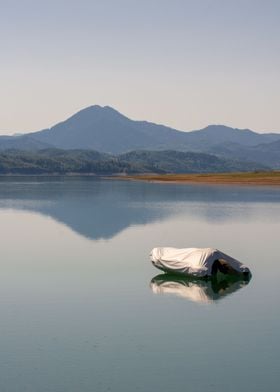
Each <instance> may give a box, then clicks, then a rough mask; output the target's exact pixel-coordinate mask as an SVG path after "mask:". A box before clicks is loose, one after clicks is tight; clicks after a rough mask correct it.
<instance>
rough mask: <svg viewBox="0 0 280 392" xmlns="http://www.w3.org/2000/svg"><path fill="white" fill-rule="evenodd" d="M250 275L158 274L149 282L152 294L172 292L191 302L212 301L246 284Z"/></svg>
mask: <svg viewBox="0 0 280 392" xmlns="http://www.w3.org/2000/svg"><path fill="white" fill-rule="evenodd" d="M250 279H251V276H249V277H247V278H244V277H240V276H227V275H224V274H217V276H215V277H211V278H208V279H197V278H192V277H187V276H180V275H171V274H166V273H165V274H159V275H157V276H155V277H154V278H153V279H152V280H151V283H150V287H151V289H152V291H153V293H154V294H172V295H173V294H174V295H176V296H178V297H181V298H184V299H187V300H189V301H193V302H200V303H214V302H215V301H218V300H220V299H222V298H224V297H226V296H227V295H230V294H233V293H234V292H235V291H238V290H239V289H241V288H242V287H244V286H246V285H247V284H248V283H249V281H250Z"/></svg>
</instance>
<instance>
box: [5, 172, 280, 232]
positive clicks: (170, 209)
mask: <svg viewBox="0 0 280 392" xmlns="http://www.w3.org/2000/svg"><path fill="white" fill-rule="evenodd" d="M279 200H280V195H279V192H277V191H275V192H274V191H273V190H271V189H262V190H261V191H258V192H255V189H254V188H246V187H243V188H239V187H234V188H233V187H225V186H223V187H215V186H200V185H195V186H193V185H178V184H172V185H170V184H155V183H147V182H137V181H135V182H132V181H118V180H101V179H96V178H91V177H72V178H71V177H17V178H15V177H7V178H1V179H0V208H12V209H16V210H26V211H31V212H37V213H41V214H44V215H46V216H50V217H52V218H53V219H55V220H57V221H59V222H61V223H63V224H66V225H67V226H69V227H70V228H71V229H72V230H74V231H76V232H77V233H79V234H81V235H83V236H85V237H88V238H90V239H101V238H102V239H109V238H112V237H113V236H115V235H116V234H118V233H119V232H120V231H122V230H124V229H125V228H127V227H129V226H132V225H139V224H141V225H143V224H147V223H150V222H155V221H158V220H162V219H165V218H167V217H168V216H170V215H174V214H177V213H178V212H180V211H182V210H183V211H184V212H186V211H187V212H188V213H189V214H192V213H194V214H195V215H196V216H202V217H203V219H206V220H208V221H211V222H213V221H215V220H216V221H221V220H228V219H235V218H236V216H239V218H240V216H242V217H243V215H244V211H241V212H240V211H239V210H238V208H232V206H234V205H236V206H238V205H239V203H240V201H242V203H246V202H248V203H251V202H252V201H253V202H262V201H266V202H267V201H268V202H279ZM229 205H230V206H231V208H230V209H229V208H228V206H229ZM248 211H249V209H248ZM247 213H250V212H247Z"/></svg>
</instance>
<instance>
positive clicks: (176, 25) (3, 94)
mask: <svg viewBox="0 0 280 392" xmlns="http://www.w3.org/2000/svg"><path fill="white" fill-rule="evenodd" d="M0 10H1V11H0V71H1V72H0V134H13V133H15V132H31V131H35V130H40V129H43V128H48V127H51V126H53V125H54V124H56V123H57V122H60V121H62V120H65V119H66V118H68V117H70V116H71V115H72V114H74V113H75V112H77V111H79V110H81V109H83V108H85V107H87V106H90V105H94V104H98V105H102V106H105V105H109V106H112V107H114V108H115V109H117V110H118V111H120V112H121V113H123V114H125V115H126V116H127V117H129V118H132V119H135V120H148V121H152V122H156V123H161V124H165V125H169V126H171V127H173V128H176V129H180V130H185V131H188V130H195V129H200V128H203V127H205V126H207V125H208V124H225V125H229V126H232V127H236V128H250V129H253V130H256V131H258V132H272V131H273V132H280V115H279V103H280V23H279V15H280V1H279V0H172V1H171V0H141V1H139V0H99V1H95V0H79V1H77V0H76V1H73V0H55V1H53V0H48V1H45V0H44V1H41V0H5V1H4V0H0Z"/></svg>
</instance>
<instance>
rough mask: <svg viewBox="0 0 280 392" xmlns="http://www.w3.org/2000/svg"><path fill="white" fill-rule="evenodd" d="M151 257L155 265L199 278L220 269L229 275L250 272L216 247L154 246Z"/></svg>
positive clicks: (168, 270)
mask: <svg viewBox="0 0 280 392" xmlns="http://www.w3.org/2000/svg"><path fill="white" fill-rule="evenodd" d="M150 257H151V261H152V263H153V265H154V266H155V267H157V268H159V269H160V270H162V271H165V272H169V273H176V274H183V275H189V276H195V277H199V278H203V277H207V276H212V275H214V274H216V273H217V272H218V271H220V272H222V273H224V274H229V275H234V274H243V275H245V276H246V275H249V274H250V270H249V268H248V267H246V266H245V265H244V264H242V263H241V262H240V261H238V260H235V259H234V258H232V257H230V256H228V255H226V254H225V253H223V252H221V251H219V250H218V249H214V248H183V249H177V248H168V247H167V248H165V247H162V248H154V249H153V250H152V251H151V253H150Z"/></svg>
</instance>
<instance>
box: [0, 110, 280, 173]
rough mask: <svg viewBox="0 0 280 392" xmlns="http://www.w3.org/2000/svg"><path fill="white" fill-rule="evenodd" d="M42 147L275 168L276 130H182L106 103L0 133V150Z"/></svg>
mask: <svg viewBox="0 0 280 392" xmlns="http://www.w3.org/2000/svg"><path fill="white" fill-rule="evenodd" d="M278 142H279V143H278ZM274 143H276V144H274ZM234 146H235V147H234ZM238 146H241V147H238ZM46 148H57V149H66V150H70V149H85V150H96V151H99V152H102V153H111V154H121V153H127V152H130V151H134V150H153V151H155V150H176V151H185V152H186V151H189V152H199V153H210V154H212V155H213V154H214V155H217V156H219V157H221V158H223V159H224V158H229V159H231V160H232V159H233V160H238V159H239V160H240V159H241V160H243V161H254V162H258V163H260V164H263V165H269V166H271V167H276V168H278V167H280V161H279V159H278V157H279V156H280V134H277V133H265V134H260V133H257V132H254V131H251V130H249V129H244V130H240V129H235V128H230V127H227V126H224V125H209V126H208V127H206V128H204V129H201V130H196V131H189V132H182V131H179V130H176V129H173V128H170V127H167V126H164V125H159V124H154V123H150V122H147V121H134V120H131V119H129V118H128V117H126V116H124V115H123V114H121V113H119V112H118V111H116V110H115V109H113V108H111V107H109V106H105V107H101V106H98V105H94V106H90V107H88V108H85V109H83V110H81V111H79V112H78V113H76V114H74V115H73V116H71V117H70V118H68V119H67V120H65V121H62V122H60V123H58V124H56V125H55V126H53V127H52V128H50V129H44V130H41V131H37V132H33V133H29V134H25V135H20V136H0V150H7V149H17V150H33V151H35V150H41V149H46ZM241 151H242V154H241ZM247 151H248V154H247ZM270 151H273V153H272V154H271V157H272V158H271V159H269V160H267V159H266V156H267V154H270ZM227 154H229V155H227Z"/></svg>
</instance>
